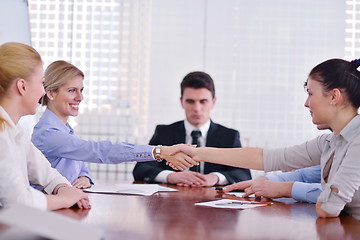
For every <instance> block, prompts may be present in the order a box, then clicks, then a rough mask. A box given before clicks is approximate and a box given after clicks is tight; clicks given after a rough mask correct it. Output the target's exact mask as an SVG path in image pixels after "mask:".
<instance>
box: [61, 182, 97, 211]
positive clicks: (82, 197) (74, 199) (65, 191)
mask: <svg viewBox="0 0 360 240" xmlns="http://www.w3.org/2000/svg"><path fill="white" fill-rule="evenodd" d="M56 196H58V197H60V198H62V199H63V201H64V203H65V206H64V207H65V208H69V207H72V206H74V205H75V204H76V205H77V206H78V207H79V208H91V205H90V202H89V198H88V196H87V195H86V193H84V192H83V191H82V190H80V189H77V188H75V187H70V186H68V187H62V188H59V191H58V193H57V194H56Z"/></svg>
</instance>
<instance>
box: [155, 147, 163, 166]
mask: <svg viewBox="0 0 360 240" xmlns="http://www.w3.org/2000/svg"><path fill="white" fill-rule="evenodd" d="M161 146H162V145H157V146H156V147H155V160H156V161H158V162H161V161H162V160H163V159H162V158H161V157H160V151H161Z"/></svg>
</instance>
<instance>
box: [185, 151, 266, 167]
mask: <svg viewBox="0 0 360 240" xmlns="http://www.w3.org/2000/svg"><path fill="white" fill-rule="evenodd" d="M192 157H193V159H194V160H195V161H198V162H201V161H205V162H211V163H218V164H223V165H229V166H234V167H241V168H250V169H255V170H263V169H264V163H263V156H262V149H261V148H210V147H200V148H196V149H195V151H194V155H193V156H192Z"/></svg>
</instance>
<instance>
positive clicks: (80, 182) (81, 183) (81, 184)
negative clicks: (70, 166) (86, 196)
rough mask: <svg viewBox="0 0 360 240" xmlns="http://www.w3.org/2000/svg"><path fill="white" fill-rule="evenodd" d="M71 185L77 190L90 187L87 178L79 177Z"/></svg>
mask: <svg viewBox="0 0 360 240" xmlns="http://www.w3.org/2000/svg"><path fill="white" fill-rule="evenodd" d="M72 185H73V187H76V188H78V189H84V188H89V187H91V184H90V180H89V179H88V178H87V177H79V178H78V179H76V180H75V181H74V182H73V183H72Z"/></svg>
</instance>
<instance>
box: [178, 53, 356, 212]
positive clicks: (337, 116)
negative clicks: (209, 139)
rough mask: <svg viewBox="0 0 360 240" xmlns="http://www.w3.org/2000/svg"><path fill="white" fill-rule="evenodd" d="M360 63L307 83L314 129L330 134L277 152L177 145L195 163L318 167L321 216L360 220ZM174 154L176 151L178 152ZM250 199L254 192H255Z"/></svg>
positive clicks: (329, 66)
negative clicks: (342, 215) (343, 214)
mask: <svg viewBox="0 0 360 240" xmlns="http://www.w3.org/2000/svg"><path fill="white" fill-rule="evenodd" d="M359 66H360V60H359V59H357V60H354V61H352V62H348V61H345V60H342V59H331V60H328V61H325V62H323V63H320V64H319V65H317V66H316V67H314V68H313V69H312V70H311V72H310V74H309V77H308V80H307V82H306V83H305V88H306V91H307V93H308V98H307V100H306V102H305V107H307V108H308V109H309V110H310V114H311V117H312V122H313V123H314V124H315V125H325V126H328V127H329V128H330V129H332V131H333V132H332V133H328V134H323V135H321V136H319V137H317V138H315V139H313V140H310V141H308V142H305V143H303V144H301V145H297V146H293V147H287V148H283V149H276V150H266V149H261V148H235V149H234V148H233V149H218V148H192V147H189V146H179V147H178V149H177V152H180V151H181V152H183V153H186V154H188V155H189V156H191V157H192V158H193V159H194V160H196V161H207V162H212V163H220V164H225V165H230V166H236V167H243V168H252V169H258V170H265V171H267V172H268V171H275V170H283V171H291V170H294V169H298V168H304V167H309V166H313V165H318V164H320V166H321V184H322V188H323V192H322V193H321V194H320V196H319V198H318V200H317V203H316V211H317V213H318V215H319V216H320V217H337V216H338V215H339V214H340V212H341V211H342V210H344V211H345V212H347V213H348V214H350V215H352V216H354V217H355V218H357V219H360V191H359V187H360V158H359V156H360V116H359V114H358V109H359V106H360V72H359V71H358V70H357V68H358V67H359ZM174 153H175V152H174ZM245 191H246V193H247V194H252V193H256V192H255V191H254V190H253V189H251V187H249V188H247V189H245Z"/></svg>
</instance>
